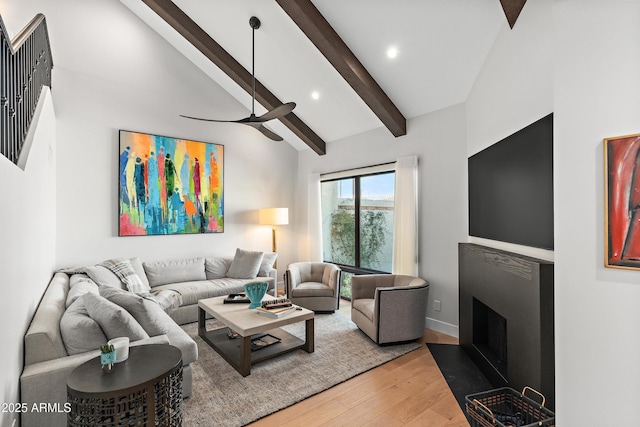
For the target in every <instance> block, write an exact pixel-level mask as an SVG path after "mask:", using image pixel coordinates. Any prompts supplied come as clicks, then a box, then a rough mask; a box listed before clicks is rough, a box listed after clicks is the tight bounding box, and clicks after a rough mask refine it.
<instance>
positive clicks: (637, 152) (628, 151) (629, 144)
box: [604, 134, 640, 269]
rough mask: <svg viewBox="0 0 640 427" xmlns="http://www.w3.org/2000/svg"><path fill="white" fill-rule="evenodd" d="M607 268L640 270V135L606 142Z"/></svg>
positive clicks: (610, 139)
mask: <svg viewBox="0 0 640 427" xmlns="http://www.w3.org/2000/svg"><path fill="white" fill-rule="evenodd" d="M604 158H605V169H606V170H605V204H606V206H605V229H606V235H605V266H606V267H616V268H630V269H640V134H636V135H626V136H619V137H614V138H607V139H605V140H604Z"/></svg>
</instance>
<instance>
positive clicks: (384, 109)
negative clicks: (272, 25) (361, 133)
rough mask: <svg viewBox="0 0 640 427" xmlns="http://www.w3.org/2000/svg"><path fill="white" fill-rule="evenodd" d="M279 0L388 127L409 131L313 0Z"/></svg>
mask: <svg viewBox="0 0 640 427" xmlns="http://www.w3.org/2000/svg"><path fill="white" fill-rule="evenodd" d="M276 1H277V3H278V4H279V5H280V7H281V8H282V9H283V10H284V11H285V13H286V14H287V15H289V17H290V18H291V19H292V20H293V22H295V23H296V25H298V27H300V29H301V30H302V32H303V33H304V34H306V36H307V37H308V38H309V40H311V42H312V43H313V44H314V45H315V46H316V47H317V48H318V50H319V51H320V52H321V53H322V54H323V55H324V56H325V58H327V60H328V61H329V62H330V63H331V65H333V67H334V68H335V69H336V71H338V73H340V75H341V76H342V77H343V78H344V79H345V80H346V81H347V83H349V85H350V86H351V87H352V88H353V90H355V91H356V93H357V94H358V95H359V96H360V98H362V100H363V101H364V102H365V103H366V104H367V105H368V106H369V108H370V109H371V111H373V113H374V114H375V115H376V116H378V118H379V119H380V120H381V121H382V123H383V124H384V125H385V126H386V127H387V128H388V129H389V131H391V133H392V134H393V135H394V136H396V137H398V136H402V135H406V134H407V120H406V119H405V117H404V116H403V115H402V113H401V112H400V110H398V108H397V107H396V106H395V104H394V103H393V102H392V101H391V99H389V97H388V96H387V94H386V93H385V92H384V91H383V90H382V88H381V87H380V85H378V83H377V82H376V81H375V80H374V79H373V77H371V74H369V72H368V71H367V69H366V68H365V67H364V65H362V63H360V61H359V60H358V58H356V56H355V55H354V54H353V52H351V50H350V49H349V47H348V46H347V45H346V43H345V42H344V41H343V40H342V39H341V38H340V36H339V35H338V33H336V31H335V30H334V29H333V27H332V26H331V25H330V24H329V22H327V20H326V19H325V18H324V16H322V14H321V13H320V11H319V10H318V9H317V8H316V7H315V6H314V5H313V3H311V0H276Z"/></svg>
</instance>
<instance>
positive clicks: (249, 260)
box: [227, 248, 264, 279]
mask: <svg viewBox="0 0 640 427" xmlns="http://www.w3.org/2000/svg"><path fill="white" fill-rule="evenodd" d="M263 257H264V252H258V251H246V250H244V249H240V248H238V249H236V255H235V256H234V257H233V261H231V265H230V266H229V271H228V272H227V277H230V278H232V279H255V277H256V276H257V275H258V271H260V264H261V263H262V258H263Z"/></svg>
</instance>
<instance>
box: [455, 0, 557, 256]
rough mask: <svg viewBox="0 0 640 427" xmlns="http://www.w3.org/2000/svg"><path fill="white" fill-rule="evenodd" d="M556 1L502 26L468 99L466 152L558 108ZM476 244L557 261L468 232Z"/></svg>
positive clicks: (532, 5) (542, 1) (529, 8)
mask: <svg viewBox="0 0 640 427" xmlns="http://www.w3.org/2000/svg"><path fill="white" fill-rule="evenodd" d="M552 9H553V2H552V1H551V0H538V1H536V2H529V3H527V4H526V6H525V8H524V9H523V11H522V13H521V14H520V17H519V18H518V20H517V22H516V25H515V26H514V28H513V29H510V28H509V25H508V24H507V21H506V19H505V22H504V25H503V27H502V30H501V31H500V32H499V34H498V37H497V38H496V41H495V43H494V45H493V48H492V49H491V52H490V53H489V55H488V56H487V59H486V61H485V63H484V65H483V67H482V70H481V71H480V74H479V75H478V77H477V79H476V82H475V84H474V86H473V89H472V91H471V93H470V94H469V98H468V99H467V102H466V104H465V105H466V111H467V156H472V155H473V154H476V153H477V152H479V151H481V150H483V149H485V148H487V147H488V146H490V145H492V144H494V143H496V142H498V141H500V140H501V139H503V138H505V137H507V136H509V135H511V134H513V133H514V132H516V131H518V130H520V129H522V128H524V127H525V126H527V125H530V124H531V123H533V122H535V121H536V120H538V119H541V118H542V117H545V116H546V115H548V114H549V113H551V112H553V69H554V64H553V49H554V46H553V22H552V17H553V14H552ZM469 241H470V242H473V243H478V244H483V245H487V246H491V247H495V248H498V249H504V250H508V251H513V252H516V253H520V254H523V255H528V256H534V257H538V258H541V259H545V260H550V261H553V259H554V253H553V251H548V250H543V249H537V248H530V247H525V246H520V245H514V244H510V243H504V242H497V241H491V240H486V239H480V238H476V237H469Z"/></svg>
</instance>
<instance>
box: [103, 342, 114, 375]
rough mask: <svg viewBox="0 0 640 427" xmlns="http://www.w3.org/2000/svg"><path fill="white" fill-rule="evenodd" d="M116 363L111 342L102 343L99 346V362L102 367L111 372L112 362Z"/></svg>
mask: <svg viewBox="0 0 640 427" xmlns="http://www.w3.org/2000/svg"><path fill="white" fill-rule="evenodd" d="M114 363H116V349H115V348H114V347H113V345H112V344H104V345H101V346H100V364H101V365H102V369H104V370H106V371H107V372H111V368H113V364H114Z"/></svg>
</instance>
